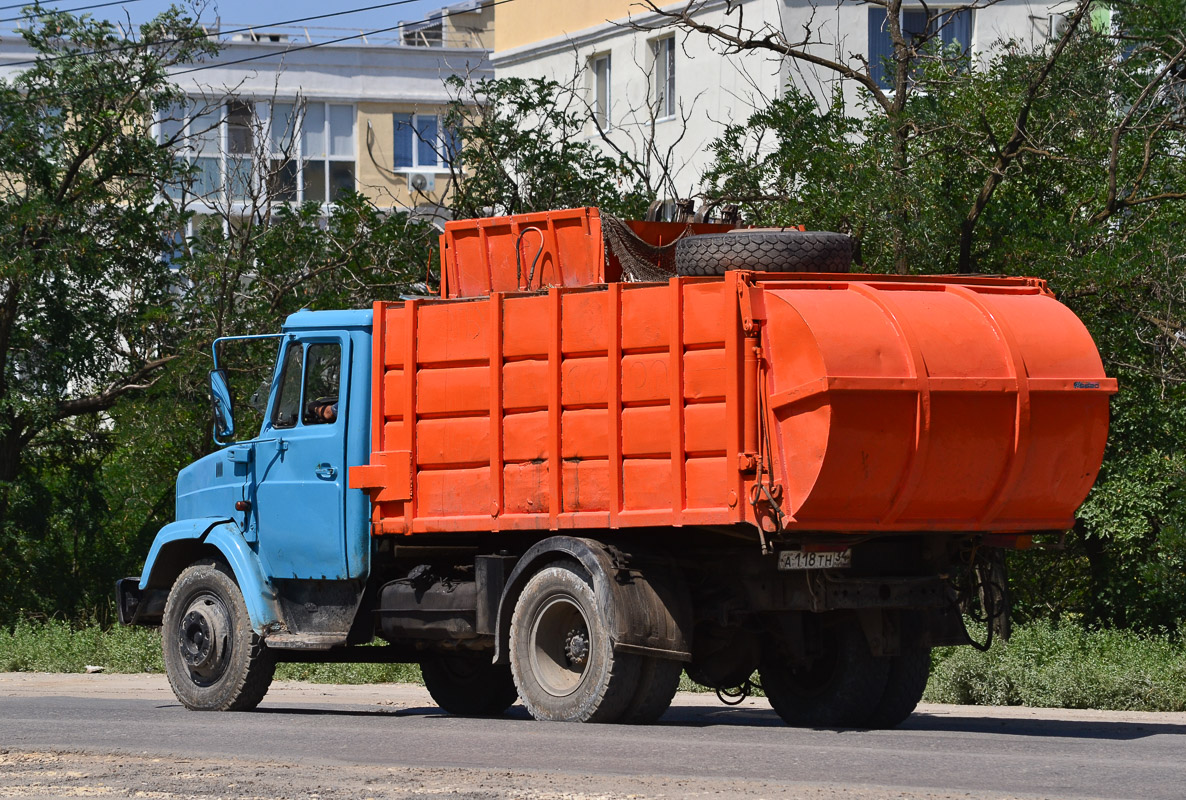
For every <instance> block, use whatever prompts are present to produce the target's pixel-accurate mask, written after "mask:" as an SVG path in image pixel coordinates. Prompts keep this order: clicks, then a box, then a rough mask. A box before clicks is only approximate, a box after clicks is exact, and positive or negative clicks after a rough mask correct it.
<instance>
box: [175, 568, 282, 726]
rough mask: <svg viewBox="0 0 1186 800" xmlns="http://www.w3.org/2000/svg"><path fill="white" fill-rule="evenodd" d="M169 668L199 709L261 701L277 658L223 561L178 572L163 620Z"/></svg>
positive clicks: (245, 706)
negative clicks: (259, 633) (256, 629)
mask: <svg viewBox="0 0 1186 800" xmlns="http://www.w3.org/2000/svg"><path fill="white" fill-rule="evenodd" d="M161 643H162V649H163V651H164V659H165V674H166V675H167V676H168V678H169V685H170V686H172V687H173V693H174V694H175V695H177V699H178V700H180V701H181V702H182V704H184V705H185V706H186V707H187V708H191V709H194V710H195V711H247V710H249V709H252V708H255V707H256V706H257V705H259V702H260V701H261V700H263V698H264V695H265V694H267V692H268V687H269V686H270V685H271V683H272V675H273V673H274V672H275V670H276V659H275V654H273V653H272V652H271V651H270V650H268V649H267V647H265V646H264V643H263V640H262V639H261V638H260V637H259V636H257V635H256V634H255V632H254V631H252V630H251V620H250V618H249V617H248V615H247V605H246V604H245V603H244V602H243V595H242V593H241V592H240V591H239V585H238V584H237V583H235V579H234V578H233V577H232V576H231V575H230V573H229V571H228V570H227V568H226V567H225V566H223V565H222V564H213V563H211V564H195V565H194V566H192V567H189V568H187V569H186V570H185V571H184V572H182V573H181V575H180V576H179V577H178V578H177V581H176V582H175V583H174V584H173V588H172V589H170V590H169V597H168V599H167V600H166V601H165V613H164V617H163V619H162V621H161Z"/></svg>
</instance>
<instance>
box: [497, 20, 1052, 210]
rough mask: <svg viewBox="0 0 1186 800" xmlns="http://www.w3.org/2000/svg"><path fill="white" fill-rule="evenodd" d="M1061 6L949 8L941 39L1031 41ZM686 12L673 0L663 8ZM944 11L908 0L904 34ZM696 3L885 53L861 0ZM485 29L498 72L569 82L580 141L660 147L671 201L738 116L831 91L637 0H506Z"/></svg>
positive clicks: (847, 90) (842, 53) (825, 46)
mask: <svg viewBox="0 0 1186 800" xmlns="http://www.w3.org/2000/svg"><path fill="white" fill-rule="evenodd" d="M961 5H967V3H963V4H961ZM1070 5H1071V4H1070V3H1067V2H1062V3H1054V4H1051V3H1047V2H1041V0H999V2H995V3H992V4H986V5H985V7H983V8H977V9H968V10H965V11H962V12H960V13H954V4H948V6H949V7H952V9H953V13H952V14H950V15H946V16H943V17H942V18H941V19H942V22H943V25H942V28H941V30H940V31H939V38H940V39H941V41H942V42H943V43H944V44H951V43H953V42H957V43H959V44H961V45H963V46H965V47H968V48H970V50H971V52H972V56H973V58H977V57H980V58H984V57H985V56H986V55H987V54H988V53H989V52H990V50H991V48H992V47H993V46H994V44H995V43H997V42H999V41H1001V40H1005V39H1012V40H1017V41H1020V42H1022V43H1024V44H1029V45H1033V44H1040V43H1041V42H1044V41H1045V40H1046V39H1047V38H1048V37H1049V36H1051V35H1052V33H1054V34H1056V33H1057V29H1058V25H1059V20H1060V19H1061V17H1060V15H1059V11H1061V10H1065V9H1069V7H1070ZM686 6H687V2H686V0H683V1H682V2H678V3H672V4H670V5H667V4H664V5H663V6H662V7H663V8H665V9H671V10H675V9H681V8H684V7H686ZM944 7H945V6H944V4H943V3H928V4H927V5H926V6H925V7H924V6H923V4H922V3H915V2H912V0H907V1H906V5H904V7H903V9H902V20H901V21H902V25H903V29H904V30H905V31H907V32H908V33H909V32H915V33H922V32H923V31H924V30H925V29H926V27H927V25H928V16H931V17H933V16H934V15H935V14H936V12H937V11H941V10H942V9H943V8H944ZM694 8H695V9H696V10H695V15H694V18H695V19H696V20H697V21H698V22H702V23H704V24H707V25H713V26H720V25H732V26H735V25H737V24H738V20H741V21H743V22H744V26H745V28H747V29H749V30H752V31H763V30H765V31H780V32H782V33H783V34H784V35H785V36H786V38H787V39H788V40H789V41H793V42H797V41H800V40H803V39H804V38H805V37H806V38H807V39H808V40H809V41H810V42H811V44H810V45H809V49H810V50H811V51H812V52H813V53H817V54H819V55H820V56H823V57H825V58H828V59H831V60H834V61H839V62H842V63H847V64H851V65H854V66H857V67H860V65H861V59H862V58H869V59H870V61H871V63H878V62H879V60H880V59H881V58H882V57H883V56H885V55H887V54H888V53H889V51H890V43H889V34H888V30H887V26H886V12H885V9H884V8H883V7H880V6H876V5H872V4H869V3H866V2H861V1H860V0H706V1H705V2H698V3H696V4H695V5H694ZM727 12H729V13H727ZM928 12H929V14H928ZM929 24H930V25H931V26H934V25H935V22H934V21H933V20H931V21H930V22H929ZM494 31H495V33H494V52H493V55H492V62H493V65H494V70H495V75H496V76H498V77H509V76H518V77H524V78H535V77H550V78H554V79H556V80H558V81H560V82H562V83H567V82H570V81H573V80H574V79H575V81H576V82H577V85H578V87H579V88H580V89H581V91H583V96H584V97H585V99H586V102H587V103H588V105H589V107H590V109H591V110H592V112H593V115H594V117H595V119H596V124H590V126H589V130H588V135H589V136H590V137H591V138H600V136H601V135H602V131H604V132H605V135H607V136H609V137H610V138H611V139H612V140H613V141H614V142H615V143H616V144H617V145H618V146H619V147H623V148H626V149H633V150H634V151H635V152H636V153H639V152H642V148H644V147H646V146H647V145H648V143H652V142H653V145H654V147H655V149H656V150H658V151H659V152H666V151H669V150H670V151H671V152H672V156H673V158H672V164H673V167H674V171H675V176H674V177H675V179H676V184H677V186H678V187H679V190H680V193H681V194H683V193H687V194H692V193H694V192H695V191H696V189H697V188H698V186H699V178H700V175H701V174H702V172H703V170H704V169H705V167H706V166H707V165H708V163H709V162H710V160H711V153H710V152H709V150H708V145H709V143H710V142H712V141H713V139H714V138H716V136H717V135H718V134H719V133H720V132H721V131H722V130H723V128H724V126H725V125H727V124H729V123H733V122H742V121H744V120H745V119H746V118H747V117H748V116H749V115H750V114H751V113H752V112H753V111H754V109H756V108H759V107H762V106H764V105H765V104H766V102H767V101H768V99H770V98H774V97H777V96H779V95H780V94H781V93H782V92H783V91H784V87H786V86H788V85H791V84H793V85H795V86H797V87H799V88H800V89H802V90H804V91H807V92H810V93H812V94H813V95H815V96H816V97H818V98H827V97H830V96H831V94H832V92H833V91H834V89H835V87H836V86H837V85H838V84H839V79H838V77H837V76H836V75H835V73H834V72H832V71H830V70H828V69H825V68H816V67H812V66H810V65H808V64H806V63H804V62H802V61H791V60H789V59H780V58H777V57H775V55H774V54H772V53H769V52H767V51H761V50H752V51H748V52H744V53H739V54H725V53H724V47H723V46H722V45H721V44H720V43H719V42H714V41H712V40H710V39H709V37H707V36H705V35H702V34H697V33H690V34H689V33H687V32H684V31H677V30H673V29H672V28H670V27H665V26H664V25H663V20H662V19H661V18H659V17H658V16H657V15H655V14H654V13H651V12H649V10H648V9H647V8H646V7H645V6H644V5H641V4H640V3H639V2H638V0H566V1H565V2H563V3H561V2H555V0H515V2H509V3H505V4H503V5H499V6H497V7H496V8H495V9H494ZM844 97H845V101H846V102H847V103H848V104H849V107H851V108H854V109H855V108H856V107H857V103H858V90H857V87H856V86H855V85H852V84H851V83H850V84H848V85H845V86H844ZM598 127H600V128H601V131H599V130H598Z"/></svg>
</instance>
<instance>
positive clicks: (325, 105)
mask: <svg viewBox="0 0 1186 800" xmlns="http://www.w3.org/2000/svg"><path fill="white" fill-rule="evenodd" d="M492 26H493V9H492V8H491V7H490V5H489V0H465V2H460V3H456V4H453V5H451V6H446V7H444V8H442V9H441V10H440V11H438V12H436V13H434V14H432V15H429V17H428V18H427V19H424V20H420V21H416V22H410V23H402V24H399V25H398V27H395V25H394V23H393V28H394V30H391V31H387V32H384V33H382V34H370V35H368V34H367V33H366V32H365V31H358V30H357V29H355V30H349V29H331V28H312V27H301V28H276V29H271V28H269V29H262V28H261V29H254V28H245V27H243V26H235V25H231V24H228V23H223V24H222V26H221V27H222V31H217V30H211V31H210V33H211V35H216V36H218V37H219V39H220V43H221V45H222V48H221V51H220V52H219V54H218V55H217V56H216V57H214V58H212V59H210V60H208V61H204V62H202V63H200V64H194V65H189V66H180V67H178V68H176V69H174V70H173V73H174V76H175V77H174V80H175V81H176V82H177V83H178V85H179V86H180V87H181V88H182V90H183V91H184V92H185V93H186V95H187V98H188V102H187V103H186V104H185V105H184V106H179V107H177V108H174V109H170V110H166V111H163V112H161V114H160V115H159V119H158V122H157V125H156V128H157V136H158V137H159V139H160V140H161V141H162V142H165V141H174V142H176V144H177V153H178V157H179V158H184V159H186V160H188V161H190V162H191V163H193V165H194V166H195V168H196V169H195V179H194V182H193V184H192V186H190V187H189V191H188V192H186V193H185V194H184V199H186V201H187V202H190V203H191V204H192V205H191V207H192V208H194V210H195V211H196V212H197V213H198V214H199V215H201V214H202V213H204V212H205V211H210V212H214V211H218V212H219V213H220V214H221V215H222V216H224V217H228V216H229V217H233V216H234V215H235V214H236V213H239V212H242V213H246V211H247V210H248V209H249V208H250V207H251V206H252V205H253V204H258V202H259V201H260V199H261V197H262V198H266V199H267V200H269V201H271V202H305V201H317V202H319V203H322V204H323V205H326V206H328V205H329V204H331V203H333V201H334V199H335V197H336V196H337V195H338V194H339V193H340V192H341V191H343V190H346V189H352V190H355V191H358V192H360V193H361V194H363V195H366V196H367V197H369V198H370V199H371V200H372V201H373V202H374V203H376V204H377V205H378V206H380V207H382V208H393V209H414V208H420V209H422V210H423V211H425V213H432V212H433V209H437V208H439V207H440V206H441V205H442V204H445V203H446V201H447V198H446V196H445V194H446V191H447V186H448V180H447V176H448V175H449V166H450V164H449V161H450V158H451V153H452V152H453V143H452V142H451V141H450V137H449V135H448V133H447V131H446V130H445V126H444V125H443V124H442V121H441V119H442V113H443V111H444V109H445V107H446V106H447V104H448V103H449V102H450V100H451V99H452V97H451V96H450V93H449V90H448V89H447V87H446V80H447V79H448V78H449V77H450V76H460V77H462V78H465V79H473V80H477V79H480V78H483V77H491V76H492V71H491V68H490V63H489V54H490V47H491V45H492V38H493V37H492ZM228 29H230V30H228ZM32 56H33V53H32V52H31V51H30V50H29V49H28V48H27V47H26V45H25V43H24V41H23V40H22V39H19V38H17V37H0V75H2V74H4V73H5V72H6V71H11V70H12V69H13V68H6V67H5V64H6V63H16V62H21V61H25V60H27V59H29V58H31V57H32ZM172 193H173V194H175V195H177V196H178V198H181V197H182V194H181V193H179V192H176V191H174V192H172Z"/></svg>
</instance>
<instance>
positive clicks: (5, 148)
mask: <svg viewBox="0 0 1186 800" xmlns="http://www.w3.org/2000/svg"><path fill="white" fill-rule="evenodd" d="M199 34H201V31H200V29H198V28H197V27H196V26H195V24H194V22H193V20H191V19H189V18H188V17H186V16H184V15H183V14H182V13H180V12H179V11H177V10H176V9H174V10H170V11H168V12H166V13H164V14H162V15H160V16H159V17H158V18H157V19H155V20H153V21H152V22H150V23H148V24H146V25H144V26H143V27H142V28H141V29H140V31H139V37H138V40H139V42H138V43H139V44H141V45H151V46H137V47H128V46H127V45H128V41H127V40H126V39H125V38H124V37H123V36H121V35H120V33H119V32H118V31H117V29H116V28H115V26H114V25H111V24H109V23H106V22H97V21H94V20H91V19H89V18H78V17H73V16H71V15H69V14H60V13H45V14H41V15H40V16H39V17H38V18H37V21H36V23H34V24H31V25H30V26H29V27H27V28H24V29H22V31H21V35H22V36H23V37H24V39H25V41H26V43H27V44H28V45H29V46H30V47H31V48H32V49H33V50H34V51H35V52H36V53H37V54H38V56H37V61H36V63H35V64H34V65H33V66H31V67H29V68H28V69H26V70H24V71H23V72H20V73H18V74H17V75H16V76H15V77H13V78H11V79H0V252H3V253H4V258H3V259H2V260H0V572H2V573H3V574H4V575H5V576H6V580H5V581H4V583H3V585H2V586H0V617H11V616H12V615H13V613H14V611H15V610H16V609H22V608H23V609H29V610H30V611H43V612H46V613H50V612H52V611H54V610H57V609H70V610H71V612H74V613H77V612H84V611H85V610H92V609H94V608H95V607H96V606H97V605H98V604H99V603H101V602H102V603H103V605H107V604H108V602H109V601H105V600H101V599H100V597H102V596H105V595H107V594H109V592H110V583H109V578H110V577H111V573H110V571H109V570H105V569H100V570H97V571H96V570H95V569H94V568H93V565H94V564H95V563H96V562H97V561H98V562H101V563H104V564H106V565H108V566H109V565H110V562H109V561H105V559H107V558H110V557H111V556H112V554H113V548H112V546H111V543H110V542H109V541H108V540H107V538H106V536H105V533H106V531H105V530H104V528H103V518H104V516H105V514H106V511H107V508H106V505H105V499H104V492H103V491H102V488H101V486H100V483H99V478H100V476H101V470H102V464H103V460H104V458H105V457H106V456H107V455H108V454H109V453H110V452H111V450H112V447H113V440H112V429H111V426H110V424H109V420H108V419H107V418H105V417H103V416H101V415H103V414H105V413H106V412H108V411H109V410H110V409H111V408H112V407H113V406H114V405H115V404H116V402H117V401H118V400H119V399H120V398H121V397H122V396H124V395H125V394H127V393H129V392H133V391H135V390H137V389H138V388H139V387H141V386H143V385H144V384H145V383H147V382H151V381H152V379H153V377H154V376H155V375H157V374H159V370H160V368H161V367H162V366H163V365H164V364H165V363H167V362H168V361H169V359H170V358H171V355H170V352H171V347H172V341H171V338H170V337H171V330H170V326H169V325H168V323H167V320H166V318H165V316H166V315H162V309H164V308H167V307H168V306H169V302H170V298H171V297H172V293H173V291H174V288H175V276H174V275H173V273H172V272H171V271H170V270H169V267H168V265H167V264H166V263H165V262H164V260H163V259H162V258H161V255H160V253H161V249H162V248H161V242H162V232H163V231H169V230H173V229H175V228H176V227H177V226H178V225H179V224H180V221H181V215H180V212H179V211H178V210H177V209H174V208H172V207H170V206H169V205H168V204H162V203H159V202H158V201H157V190H158V187H159V186H160V185H161V184H162V183H164V182H168V181H171V180H175V179H177V177H178V175H179V172H180V168H179V166H178V165H177V163H176V162H175V161H174V159H173V157H172V154H171V153H170V152H169V151H168V150H166V149H163V148H161V147H159V146H158V145H157V143H156V140H155V138H154V137H153V136H152V135H151V122H152V119H153V115H154V113H155V112H156V110H157V109H159V108H162V107H164V106H166V105H168V104H169V103H171V102H173V101H174V100H175V99H176V98H177V97H178V96H179V94H180V92H179V90H178V89H177V87H176V86H174V85H173V84H172V83H170V82H169V80H168V77H167V73H168V70H169V68H170V67H171V66H172V65H173V64H176V63H179V62H192V61H198V60H201V59H202V58H203V57H204V56H205V55H207V54H208V53H210V52H212V45H211V44H210V43H209V41H208V40H207V39H206V38H205V37H204V36H201V35H199ZM59 56H62V57H59ZM100 585H102V589H101V591H100Z"/></svg>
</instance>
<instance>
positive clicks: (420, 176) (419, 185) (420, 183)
mask: <svg viewBox="0 0 1186 800" xmlns="http://www.w3.org/2000/svg"><path fill="white" fill-rule="evenodd" d="M436 185H437V176H436V175H434V174H433V173H431V172H409V173H408V188H409V189H411V190H412V191H413V192H432V191H436Z"/></svg>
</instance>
